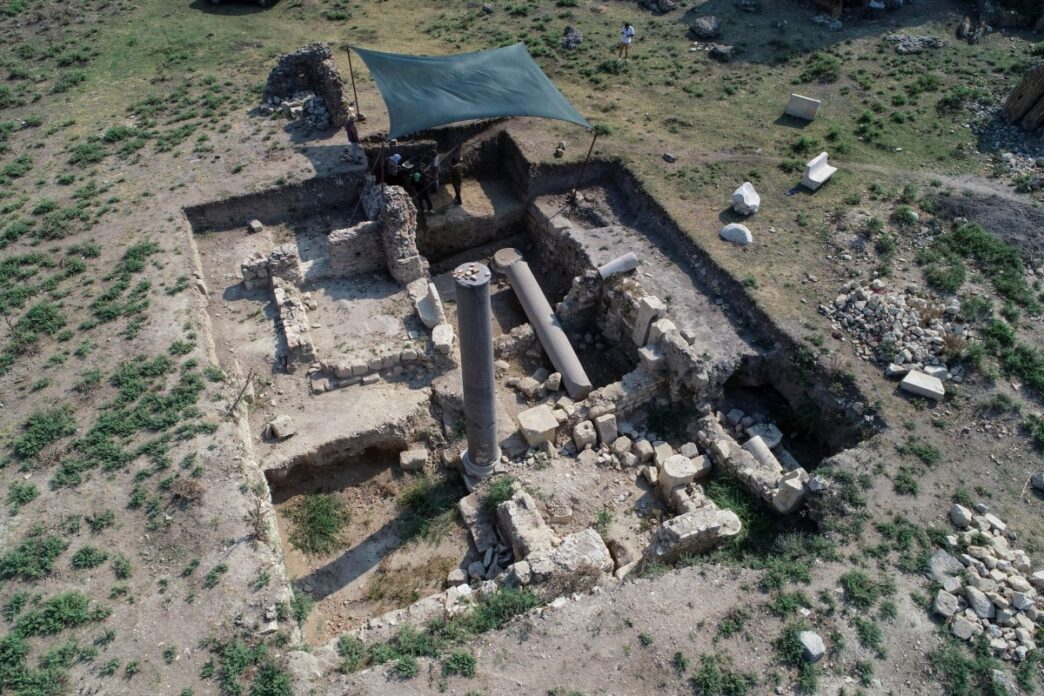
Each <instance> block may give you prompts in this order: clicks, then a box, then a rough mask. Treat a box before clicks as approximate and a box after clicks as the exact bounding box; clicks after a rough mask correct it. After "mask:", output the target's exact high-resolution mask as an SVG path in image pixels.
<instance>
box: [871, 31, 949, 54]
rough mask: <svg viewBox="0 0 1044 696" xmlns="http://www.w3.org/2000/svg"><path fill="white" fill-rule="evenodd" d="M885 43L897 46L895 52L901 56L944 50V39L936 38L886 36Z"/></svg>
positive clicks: (900, 35)
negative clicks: (935, 49)
mask: <svg viewBox="0 0 1044 696" xmlns="http://www.w3.org/2000/svg"><path fill="white" fill-rule="evenodd" d="M884 39H885V41H888V42H890V43H894V44H895V52H896V53H898V54H899V55H902V56H905V55H911V54H916V53H920V52H922V51H927V50H929V49H933V48H942V47H943V46H944V45H945V44H943V41H942V39H939V38H936V37H934V36H911V35H910V34H900V33H892V34H886V35H885V37H884Z"/></svg>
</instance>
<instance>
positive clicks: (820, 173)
mask: <svg viewBox="0 0 1044 696" xmlns="http://www.w3.org/2000/svg"><path fill="white" fill-rule="evenodd" d="M836 171H837V167H831V166H830V165H829V164H828V163H827V153H825V152H820V153H819V154H818V155H816V156H815V157H814V158H813V159H812V160H811V161H810V162H809V163H808V164H806V165H805V173H804V175H803V176H802V177H801V185H802V186H804V187H805V188H807V189H811V190H812V191H815V190H816V189H818V188H819V187H820V186H822V185H823V184H825V183H826V182H827V180H828V179H829V178H830V177H832V176H833V175H834V172H836Z"/></svg>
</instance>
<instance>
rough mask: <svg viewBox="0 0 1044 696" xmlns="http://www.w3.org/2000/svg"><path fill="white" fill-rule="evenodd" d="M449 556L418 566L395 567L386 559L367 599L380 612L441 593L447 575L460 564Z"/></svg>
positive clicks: (367, 589) (367, 590) (376, 575)
mask: <svg viewBox="0 0 1044 696" xmlns="http://www.w3.org/2000/svg"><path fill="white" fill-rule="evenodd" d="M457 562H458V561H457V560H455V559H453V558H450V557H448V556H443V557H439V558H433V559H431V560H428V561H425V562H423V563H420V564H418V565H407V566H401V567H397V568H393V567H391V563H389V559H388V558H385V559H384V560H383V561H381V564H380V565H379V566H378V567H377V572H376V573H374V575H373V577H372V578H371V579H370V583H369V584H368V585H367V587H366V599H368V600H370V601H371V602H373V603H374V605H375V607H376V608H377V609H378V610H379V611H389V610H392V609H400V608H402V607H407V606H409V605H411V604H413V603H414V602H416V601H417V600H419V599H420V598H421V597H426V596H428V595H430V594H433V593H435V592H438V591H439V590H441V589H442V583H443V582H444V581H445V580H446V575H447V574H449V572H450V571H451V570H453V568H454V567H455V566H456V565H457Z"/></svg>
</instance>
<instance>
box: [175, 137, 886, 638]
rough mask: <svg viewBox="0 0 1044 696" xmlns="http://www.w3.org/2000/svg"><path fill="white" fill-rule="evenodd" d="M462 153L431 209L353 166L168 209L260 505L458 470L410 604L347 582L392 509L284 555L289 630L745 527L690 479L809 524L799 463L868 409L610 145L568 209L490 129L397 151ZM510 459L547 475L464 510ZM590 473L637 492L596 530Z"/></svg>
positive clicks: (691, 546)
mask: <svg viewBox="0 0 1044 696" xmlns="http://www.w3.org/2000/svg"><path fill="white" fill-rule="evenodd" d="M458 146H459V147H460V148H461V150H460V151H461V156H462V160H463V162H464V165H465V170H466V179H465V181H464V193H463V199H464V204H463V205H461V206H454V205H450V204H449V198H450V194H448V193H447V192H445V191H440V192H438V193H437V194H436V200H437V201H438V205H439V207H440V208H442V212H439V213H438V214H427V215H423V216H422V215H419V214H418V211H417V210H416V208H415V207H414V204H413V202H412V201H411V200H410V198H409V196H407V195H406V194H405V193H404V191H403V190H402V189H401V188H399V187H397V186H386V185H383V184H381V183H379V181H378V177H379V175H380V174H379V171H377V170H376V168H375V169H374V172H371V171H370V170H369V168H367V167H366V166H350V165H346V166H347V167H348V168H346V169H345V171H343V172H342V173H339V174H337V175H336V176H332V177H327V178H317V179H313V180H309V181H307V182H304V183H301V184H293V185H288V186H284V187H282V188H278V189H274V190H270V191H264V192H261V193H256V194H247V195H243V196H238V197H233V198H230V199H226V200H220V201H215V202H213V203H209V204H205V205H201V206H196V207H193V208H189V209H186V211H185V212H186V214H187V216H188V218H189V220H190V222H191V223H192V225H193V229H194V232H195V235H194V238H195V243H196V246H197V248H198V254H199V263H200V265H201V270H202V273H203V275H204V277H205V280H206V282H207V283H208V284H210V286H211V287H212V288H213V289H214V292H213V293H212V295H211V299H210V307H209V311H210V317H211V321H212V324H213V329H214V333H215V336H216V340H217V346H216V348H217V350H218V352H219V354H222V355H227V356H228V358H229V362H230V363H231V364H232V365H233V372H235V373H236V377H237V379H238V380H240V381H246V382H247V388H246V396H245V398H244V399H243V401H242V403H241V405H240V408H241V409H242V415H243V417H244V419H245V422H246V423H249V428H250V439H251V442H252V444H253V448H254V452H255V457H256V459H257V463H258V465H259V466H260V467H261V469H262V470H263V471H264V473H265V476H266V477H267V481H268V485H269V487H270V489H271V495H272V499H273V501H274V503H275V505H276V507H277V508H278V507H280V506H281V505H284V504H286V502H287V501H289V500H292V499H293V497H294V496H295V495H298V494H301V493H303V492H307V491H314V490H331V489H333V490H338V489H340V487H343V486H346V485H347V486H361V485H364V483H365V482H366V481H368V480H377V478H379V477H380V476H385V477H392V478H394V476H396V475H401V474H397V473H396V472H427V473H428V474H435V473H436V472H448V475H450V476H457V477H458V479H457V480H458V481H460V482H461V483H459V484H454V485H455V486H459V487H458V488H454V489H453V490H454V491H456V492H455V493H453V494H452V495H453V496H454V498H453V499H454V500H456V501H458V504H457V507H458V509H459V511H460V514H461V517H462V519H463V520H464V523H465V526H466V527H467V535H466V536H465V537H463V538H462V539H460V538H458V539H457V540H456V541H455V542H454V543H450V547H451V548H450V550H449V553H451V554H455V556H456V558H458V559H459V560H458V562H457V563H455V564H454V565H453V567H452V568H451V569H450V572H448V573H447V576H446V580H445V583H446V588H445V589H442V588H441V587H440V588H434V589H433V590H432V594H431V595H430V596H427V597H422V598H419V599H418V601H417V602H415V603H413V604H411V605H410V606H408V607H406V608H398V609H395V610H393V611H392V612H391V613H390V614H388V613H384V614H382V613H380V612H379V611H377V609H375V608H374V607H371V606H368V605H367V602H366V601H365V597H364V596H363V595H362V593H361V592H362V591H361V589H360V588H361V586H362V582H363V580H364V579H366V578H367V577H369V575H372V573H373V572H376V571H377V570H378V568H379V567H385V565H386V564H388V563H394V562H393V561H391V560H389V558H394V555H395V554H396V553H399V551H396V549H399V548H400V546H401V539H398V538H397V536H396V534H397V533H396V531H395V525H394V518H395V515H396V511H395V510H394V506H386V508H388V509H386V511H385V514H386V516H385V517H384V518H382V519H375V520H373V521H372V524H373V525H378V527H379V528H378V529H377V531H375V532H371V534H370V535H369V536H366V537H365V538H364V539H363V540H362V541H361V542H359V543H358V544H357V545H356V546H355V547H353V548H351V549H346V550H345V553H344V554H343V556H341V557H340V558H336V559H334V560H333V561H332V562H331V563H330V564H328V565H327V566H325V567H323V568H320V569H318V570H315V571H312V572H305V571H304V570H301V571H300V572H297V571H295V567H294V566H295V564H294V563H290V562H288V569H289V572H290V575H291V577H292V578H293V580H294V582H295V583H296V584H297V585H298V586H299V587H300V588H301V589H302V590H303V591H305V592H307V593H309V594H311V595H312V596H313V597H314V598H316V599H318V600H319V601H320V602H321V604H320V607H321V608H322V609H323V614H324V616H325V617H326V618H327V619H328V620H329V625H330V627H329V628H328V629H327V630H325V631H323V630H316V632H315V633H313V634H310V635H309V636H308V638H309V639H310V641H312V642H314V643H316V644H323V643H324V642H326V641H329V640H331V639H332V638H333V637H334V636H336V635H337V634H338V632H354V633H356V634H357V635H360V636H364V637H370V638H372V637H374V636H384V635H387V634H389V632H390V631H392V630H393V627H394V626H396V625H397V624H399V623H400V622H402V621H404V620H409V621H413V622H421V621H424V620H426V619H428V618H431V617H433V616H441V615H444V614H445V613H447V612H448V613H453V612H456V611H459V610H460V609H461V607H463V606H466V605H467V603H468V602H469V601H470V598H471V597H472V593H483V592H490V591H492V590H493V589H494V588H496V587H498V586H503V585H508V586H519V585H528V584H531V583H542V582H547V581H548V580H549V579H551V578H554V577H557V576H561V575H562V574H568V573H574V572H577V569H578V568H585V569H589V568H596V569H597V572H598V573H608V574H613V575H615V576H616V577H618V578H620V577H624V576H626V575H627V574H628V573H630V572H633V571H634V570H635V569H636V568H641V567H642V566H643V565H646V564H650V563H659V562H666V561H673V560H677V559H678V558H680V557H682V556H685V555H691V554H699V553H704V552H706V551H708V550H711V549H713V548H715V547H716V546H718V545H720V544H721V543H723V542H724V541H726V540H728V539H730V538H732V537H734V536H735V535H737V534H738V533H739V532H740V530H741V522H740V520H739V519H738V518H737V516H736V515H735V514H734V513H733V512H731V511H727V510H722V509H719V508H718V506H717V505H715V503H714V502H713V501H712V500H711V499H710V498H709V497H707V495H705V492H704V488H703V486H704V485H705V484H706V483H707V482H708V481H709V480H711V479H713V478H714V477H715V476H718V475H721V474H727V475H729V476H730V477H732V478H733V479H735V480H737V481H739V482H741V483H742V485H743V486H745V487H746V488H747V489H748V490H749V491H750V492H751V493H752V494H753V495H755V496H757V498H758V499H760V500H761V501H762V502H763V504H764V505H765V506H767V507H768V508H769V509H770V510H771V511H772V513H773V514H776V515H778V516H779V518H780V520H781V523H782V524H791V525H795V526H797V527H801V528H809V525H810V524H811V522H810V521H809V519H808V515H807V513H806V512H805V505H806V502H807V499H808V498H809V496H815V495H816V494H817V493H818V492H819V491H821V490H822V488H823V487H824V482H823V481H822V479H820V478H818V477H816V476H815V470H816V468H817V466H818V465H819V464H820V462H821V461H822V460H823V459H824V458H826V457H830V456H832V455H835V454H837V453H839V452H841V451H842V450H844V449H845V448H850V447H856V446H858V443H859V442H860V440H862V439H863V438H865V437H866V436H868V435H869V434H871V433H873V432H874V431H875V430H876V429H877V428H878V427H879V426H880V424H879V423H878V422H877V421H876V420H875V417H874V416H873V415H872V414H871V412H870V410H869V409H868V408H867V407H866V404H865V399H863V398H862V397H861V396H860V395H859V394H858V393H857V392H856V391H855V390H854V388H853V387H851V386H850V385H847V384H842V383H839V382H838V380H837V379H836V378H835V376H834V375H833V374H831V373H830V371H829V370H828V369H826V368H824V367H823V366H821V365H819V364H818V363H816V361H815V360H814V359H811V360H809V359H806V356H805V354H804V353H803V352H802V351H801V350H799V349H797V348H796V347H795V346H793V345H791V343H790V339H788V338H787V335H786V334H785V333H784V332H783V331H781V330H779V329H778V328H777V327H776V326H775V324H774V322H773V320H772V319H771V318H770V317H767V316H765V315H764V314H762V313H761V312H760V311H759V310H758V309H757V308H756V307H755V306H754V305H753V304H751V303H750V302H749V301H747V300H746V298H745V295H744V294H743V293H742V292H740V291H739V289H738V286H737V282H736V281H735V280H733V279H732V278H731V277H730V276H728V275H727V274H726V273H724V272H722V271H721V270H720V269H718V268H717V267H716V266H715V265H714V263H713V261H711V260H710V259H709V258H708V257H706V256H705V255H704V254H703V253H701V251H700V250H699V249H698V248H696V247H695V246H694V245H693V244H692V243H691V241H689V240H688V239H687V238H686V237H685V235H684V234H683V233H682V232H681V231H680V229H679V228H678V226H677V225H676V223H675V222H674V221H673V220H672V219H671V217H670V216H669V215H668V214H667V213H666V212H665V211H664V210H663V208H662V207H660V205H659V204H658V203H657V201H656V200H655V199H654V198H653V197H652V196H651V195H649V194H648V193H647V192H646V191H644V190H643V189H642V187H641V186H640V185H639V184H638V183H637V180H636V178H635V177H634V176H633V175H632V174H631V173H630V172H629V171H628V170H627V169H626V168H625V167H623V166H621V165H620V164H619V163H616V162H613V161H609V160H602V161H599V160H595V161H594V162H592V165H591V167H590V168H589V170H588V174H587V177H586V179H585V181H584V184H583V186H582V187H581V188H580V192H579V196H578V197H577V200H576V201H573V202H571V201H570V200H569V196H568V194H569V190H570V187H571V185H572V184H573V183H574V181H575V178H576V176H577V173H578V172H577V168H576V166H575V165H561V166H559V165H548V164H544V163H540V164H538V163H536V162H535V161H533V160H530V159H529V158H527V157H526V155H525V154H524V152H523V149H522V148H521V147H520V146H519V144H518V143H517V142H516V141H515V140H514V138H513V137H512V135H511V132H510V128H509V127H507V126H506V125H504V124H503V123H496V122H492V123H487V124H485V125H483V126H482V127H481V128H479V129H476V128H475V127H474V126H469V127H467V128H444V129H439V130H437V131H431V132H428V133H425V134H423V135H422V137H419V138H417V139H414V140H412V141H411V142H409V143H408V144H403V147H404V148H409V151H410V152H414V153H421V154H425V153H426V154H428V155H429V156H430V155H433V154H434V153H435V152H436V151H446V150H448V149H451V148H454V147H458ZM368 154H369V155H370V158H371V161H372V160H373V159H374V157H375V155H376V154H377V153H376V151H375V150H374V149H373V148H371V149H370V150H369V152H368ZM308 201H319V204H314V203H309V202H308ZM839 384H841V387H840V389H839V386H838V385H839ZM277 419H283V422H282V424H281V425H282V427H281V428H278V429H277V428H273V427H272V425H270V424H273V421H275V420H277ZM802 419H804V421H803V424H799V423H800V422H801V421H802ZM288 423H289V424H291V426H290V427H289V428H288V427H287V425H288ZM277 430H279V432H277ZM288 433H289V434H288ZM518 471H528V472H532V473H533V474H534V475H535V476H542V477H544V478H546V479H547V480H549V481H557V482H558V483H556V484H555V485H554V488H556V489H560V490H559V491H558V494H556V495H552V496H551V499H550V500H542V501H540V502H538V501H537V500H536V499H535V498H534V494H533V492H532V491H529V490H526V489H525V488H523V487H521V486H520V485H519V484H517V483H516V484H515V486H514V489H513V491H512V493H511V495H510V497H509V498H507V499H506V500H504V501H503V502H501V503H500V504H499V505H498V506H497V507H496V508H495V509H490V508H488V507H487V506H485V505H484V502H483V501H484V495H485V493H484V491H485V490H486V487H487V484H488V482H489V481H490V480H495V478H496V477H497V476H498V475H500V474H504V473H509V474H510V473H512V472H518ZM606 475H612V476H614V477H619V478H618V480H620V481H622V482H623V483H622V484H621V486H622V488H621V493H620V496H621V499H622V500H633V501H634V505H633V511H634V512H633V514H634V520H633V521H634V524H632V525H629V527H628V528H629V529H630V530H631V531H630V532H629V533H628V535H627V536H626V538H622V539H612V540H610V541H611V542H612V543H611V547H610V546H607V544H606V541H605V540H603V538H602V536H600V535H599V534H598V533H596V532H595V531H594V530H593V529H591V528H589V527H584V526H580V525H578V522H577V520H578V519H579V516H574V515H573V514H572V512H571V509H572V508H573V507H576V508H581V507H583V506H584V504H585V503H584V488H585V487H586V486H590V485H596V484H594V482H595V481H597V480H598V479H599V477H604V476H606ZM563 477H565V478H563ZM574 479H575V481H574ZM566 482H569V483H566ZM572 483H575V484H576V485H575V486H574V485H571V484H572ZM381 485H391V484H385V483H382V484H381ZM469 490H470V491H472V492H470V493H469ZM643 519H644V520H650V519H657V520H660V521H661V523H660V524H652V525H650V524H648V523H647V522H642V520H643ZM371 529H372V527H371ZM284 550H285V551H286V552H287V554H289V555H292V554H291V552H290V551H289V550H288V549H284ZM289 555H288V558H289ZM382 564H385V565H382ZM345 607H347V608H348V609H347V610H345ZM324 649H325V650H327V651H329V650H332V647H330V646H329V645H327V646H326V648H324Z"/></svg>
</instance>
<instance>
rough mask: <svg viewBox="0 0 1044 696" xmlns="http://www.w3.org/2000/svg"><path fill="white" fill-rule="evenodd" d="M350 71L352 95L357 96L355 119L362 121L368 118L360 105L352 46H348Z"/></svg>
mask: <svg viewBox="0 0 1044 696" xmlns="http://www.w3.org/2000/svg"><path fill="white" fill-rule="evenodd" d="M348 73H349V74H350V75H351V76H352V96H353V97H355V120H356V121H359V122H360V123H361V122H363V121H365V120H366V116H365V115H364V114H363V112H362V107H360V106H359V92H358V91H356V89H355V68H354V67H353V66H352V47H351V46H349V47H348Z"/></svg>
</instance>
